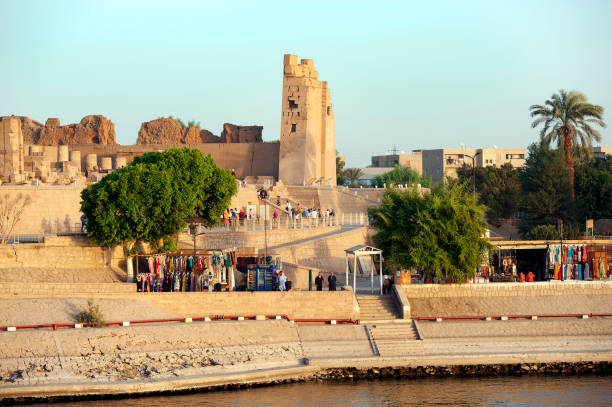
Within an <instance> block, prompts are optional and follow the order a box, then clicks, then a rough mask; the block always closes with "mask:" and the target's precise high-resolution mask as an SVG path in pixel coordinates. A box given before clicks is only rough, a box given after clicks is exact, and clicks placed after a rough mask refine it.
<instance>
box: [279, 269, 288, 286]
mask: <svg viewBox="0 0 612 407" xmlns="http://www.w3.org/2000/svg"><path fill="white" fill-rule="evenodd" d="M286 282H287V276H286V275H285V272H284V271H283V270H281V272H280V275H279V276H278V289H279V290H281V291H286V290H287V288H286V287H285V283H286Z"/></svg>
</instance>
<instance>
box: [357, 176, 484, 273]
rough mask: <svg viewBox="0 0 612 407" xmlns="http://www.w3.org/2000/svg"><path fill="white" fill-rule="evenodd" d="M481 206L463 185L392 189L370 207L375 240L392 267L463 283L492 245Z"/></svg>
mask: <svg viewBox="0 0 612 407" xmlns="http://www.w3.org/2000/svg"><path fill="white" fill-rule="evenodd" d="M484 210H485V208H484V206H482V205H479V204H478V203H477V202H476V200H475V199H474V197H473V195H472V193H471V191H469V190H468V188H466V187H465V186H464V185H462V184H459V183H455V184H453V185H446V184H439V185H438V186H436V187H435V188H433V189H432V190H431V192H430V193H425V194H423V195H421V193H420V192H419V191H418V190H417V189H416V188H412V189H407V190H400V189H396V188H391V189H389V190H388V191H387V193H386V194H385V196H384V197H383V200H382V204H381V206H380V207H379V208H371V209H370V210H369V214H370V217H371V219H372V224H373V226H374V227H375V228H376V230H377V233H376V234H375V235H374V237H373V239H374V242H375V244H376V245H377V246H378V247H380V248H381V249H382V250H383V252H384V255H385V258H386V259H387V260H388V261H389V262H390V263H391V264H392V265H394V266H397V267H403V268H417V269H419V270H422V271H423V272H425V273H426V274H427V275H430V276H437V277H438V279H443V278H445V277H446V278H448V279H450V280H452V281H455V282H464V281H465V278H466V277H470V276H472V275H473V273H474V269H475V268H476V267H477V266H478V265H479V264H480V263H481V260H482V258H483V255H484V254H485V253H486V252H487V250H488V248H489V247H490V245H489V243H488V242H487V240H486V239H484V238H483V236H484V234H485V223H484V222H483V221H482V216H483V213H484Z"/></svg>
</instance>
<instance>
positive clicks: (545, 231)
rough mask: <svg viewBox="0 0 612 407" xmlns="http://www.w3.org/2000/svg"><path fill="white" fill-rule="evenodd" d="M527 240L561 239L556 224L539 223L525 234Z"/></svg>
mask: <svg viewBox="0 0 612 407" xmlns="http://www.w3.org/2000/svg"><path fill="white" fill-rule="evenodd" d="M525 239H526V240H559V231H558V230H557V226H555V225H538V226H535V227H534V228H533V229H531V230H530V231H529V232H527V234H526V235H525Z"/></svg>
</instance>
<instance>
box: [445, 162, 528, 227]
mask: <svg viewBox="0 0 612 407" xmlns="http://www.w3.org/2000/svg"><path fill="white" fill-rule="evenodd" d="M475 171H476V174H475V179H476V191H478V195H479V200H480V202H481V203H483V204H484V205H486V207H487V216H488V218H489V219H491V220H493V219H509V218H512V217H513V216H514V214H515V213H516V211H517V210H518V209H519V206H520V203H521V170H520V169H518V168H514V167H513V166H512V164H510V163H506V164H503V165H502V166H501V167H493V166H487V167H476V168H475ZM457 176H458V178H459V180H460V182H462V183H464V184H466V186H469V188H472V183H473V177H474V175H473V174H472V167H471V166H468V165H463V166H462V167H460V168H458V169H457Z"/></svg>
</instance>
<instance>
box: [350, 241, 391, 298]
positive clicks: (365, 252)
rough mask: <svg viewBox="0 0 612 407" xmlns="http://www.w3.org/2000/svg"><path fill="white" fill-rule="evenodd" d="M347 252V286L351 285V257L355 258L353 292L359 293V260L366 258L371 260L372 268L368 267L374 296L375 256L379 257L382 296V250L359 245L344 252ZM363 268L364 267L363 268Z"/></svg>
mask: <svg viewBox="0 0 612 407" xmlns="http://www.w3.org/2000/svg"><path fill="white" fill-rule="evenodd" d="M344 252H345V256H346V285H350V284H349V268H350V263H349V255H352V256H353V292H355V293H356V292H357V261H358V258H360V257H366V256H368V257H367V258H368V259H369V260H370V261H369V263H366V264H369V265H371V266H370V267H366V268H369V269H370V270H369V271H370V284H371V290H372V294H374V270H375V267H374V259H373V256H376V255H378V264H379V275H380V294H381V295H382V289H383V283H382V250H380V249H377V248H375V247H372V246H366V245H357V246H353V247H351V248H349V249H346V250H344ZM360 266H362V263H361V262H360ZM362 268H363V267H362Z"/></svg>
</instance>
